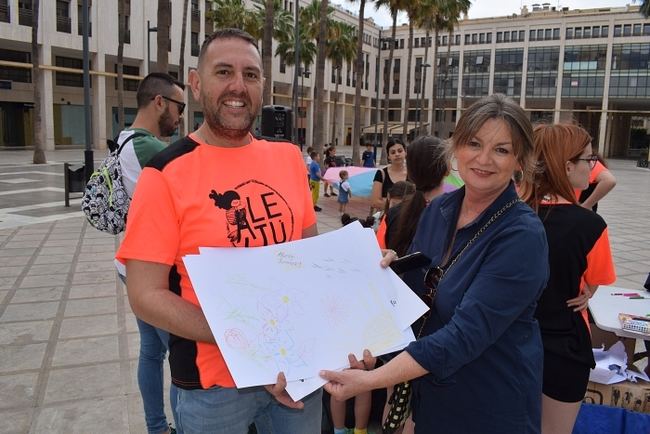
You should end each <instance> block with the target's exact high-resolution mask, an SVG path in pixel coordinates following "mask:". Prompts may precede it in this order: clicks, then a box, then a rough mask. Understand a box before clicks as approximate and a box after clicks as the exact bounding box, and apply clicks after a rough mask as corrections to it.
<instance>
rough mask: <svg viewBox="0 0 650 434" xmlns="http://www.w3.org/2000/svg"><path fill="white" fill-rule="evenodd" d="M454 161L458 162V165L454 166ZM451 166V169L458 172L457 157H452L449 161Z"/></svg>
mask: <svg viewBox="0 0 650 434" xmlns="http://www.w3.org/2000/svg"><path fill="white" fill-rule="evenodd" d="M454 163H456V167H454ZM449 166H450V167H451V170H452V171H454V172H458V160H456V159H455V158H452V159H451V162H450V163H449Z"/></svg>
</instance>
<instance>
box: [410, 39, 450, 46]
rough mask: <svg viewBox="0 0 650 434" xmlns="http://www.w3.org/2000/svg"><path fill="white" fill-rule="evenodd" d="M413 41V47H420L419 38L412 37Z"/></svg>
mask: <svg viewBox="0 0 650 434" xmlns="http://www.w3.org/2000/svg"><path fill="white" fill-rule="evenodd" d="M443 39H444V37H443ZM413 42H414V45H413V48H420V38H414V40H413Z"/></svg>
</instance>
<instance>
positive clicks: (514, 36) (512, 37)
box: [510, 30, 518, 42]
mask: <svg viewBox="0 0 650 434" xmlns="http://www.w3.org/2000/svg"><path fill="white" fill-rule="evenodd" d="M517 35H518V33H517V32H516V31H514V30H513V31H512V32H510V41H511V42H517Z"/></svg>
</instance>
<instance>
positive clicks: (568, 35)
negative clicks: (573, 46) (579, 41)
mask: <svg viewBox="0 0 650 434" xmlns="http://www.w3.org/2000/svg"><path fill="white" fill-rule="evenodd" d="M531 32H532V31H531ZM565 37H566V39H573V27H567V28H566V35H565Z"/></svg>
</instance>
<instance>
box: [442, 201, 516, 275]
mask: <svg viewBox="0 0 650 434" xmlns="http://www.w3.org/2000/svg"><path fill="white" fill-rule="evenodd" d="M518 202H521V199H520V198H516V199H513V200H511V201H510V202H508V203H506V204H505V205H503V207H502V208H501V209H499V210H498V211H497V212H495V213H494V214H492V217H490V219H489V220H488V221H487V222H485V224H484V225H483V226H482V227H481V229H479V230H478V231H476V233H475V234H474V236H473V237H472V238H471V239H470V240H469V241H467V243H465V245H464V246H463V248H462V249H460V251H458V253H456V255H454V257H453V258H452V259H451V261H449V263H448V264H449V265H446V264H445V265H444V266H443V267H440V268H441V269H442V271H443V274H442V276H440V279H441V280H442V277H443V276H444V275H445V274H447V271H449V269H450V268H451V267H452V266H453V265H454V264H455V263H456V261H458V259H459V258H460V256H461V255H462V254H463V253H464V252H465V250H467V248H468V247H469V246H471V245H472V244H473V243H474V242H475V241H476V240H477V239H478V237H479V236H481V234H482V233H483V232H485V230H486V229H487V228H488V227H489V226H490V225H491V224H492V223H494V222H495V221H496V220H497V219H498V218H499V217H501V215H503V213H505V212H506V211H508V210H509V209H510V208H512V207H513V206H514V205H515V204H516V203H518ZM452 244H453V240H452Z"/></svg>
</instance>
